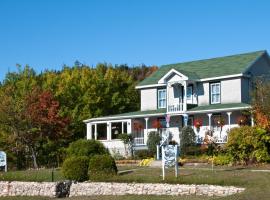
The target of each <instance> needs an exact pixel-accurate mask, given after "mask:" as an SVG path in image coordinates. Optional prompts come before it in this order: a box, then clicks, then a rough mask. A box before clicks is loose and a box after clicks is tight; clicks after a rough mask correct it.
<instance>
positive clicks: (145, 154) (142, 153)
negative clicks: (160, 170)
mask: <svg viewBox="0 0 270 200" xmlns="http://www.w3.org/2000/svg"><path fill="white" fill-rule="evenodd" d="M134 157H135V158H136V159H146V158H150V157H152V154H151V153H150V152H149V151H148V150H136V151H135V152H134Z"/></svg>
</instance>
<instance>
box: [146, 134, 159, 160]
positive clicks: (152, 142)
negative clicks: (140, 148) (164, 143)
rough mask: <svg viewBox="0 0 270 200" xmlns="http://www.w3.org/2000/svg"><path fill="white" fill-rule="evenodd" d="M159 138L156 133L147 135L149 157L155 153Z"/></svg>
mask: <svg viewBox="0 0 270 200" xmlns="http://www.w3.org/2000/svg"><path fill="white" fill-rule="evenodd" d="M160 141H161V137H160V135H159V133H158V132H156V131H151V132H150V133H149V135H148V140H147V147H148V150H149V152H150V155H152V156H154V155H156V152H157V145H158V144H159V143H160Z"/></svg>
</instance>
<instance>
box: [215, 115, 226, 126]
mask: <svg viewBox="0 0 270 200" xmlns="http://www.w3.org/2000/svg"><path fill="white" fill-rule="evenodd" d="M214 122H215V124H216V126H217V127H221V128H222V127H223V126H224V125H225V119H224V117H222V116H220V117H215V118H214Z"/></svg>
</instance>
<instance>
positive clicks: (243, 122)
mask: <svg viewBox="0 0 270 200" xmlns="http://www.w3.org/2000/svg"><path fill="white" fill-rule="evenodd" d="M247 122H248V120H247V117H246V116H244V115H241V116H239V117H238V118H237V124H238V125H239V126H245V125H247Z"/></svg>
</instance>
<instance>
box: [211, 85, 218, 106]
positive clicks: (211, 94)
mask: <svg viewBox="0 0 270 200" xmlns="http://www.w3.org/2000/svg"><path fill="white" fill-rule="evenodd" d="M213 85H219V91H218V93H213V92H212V86H213ZM213 94H219V101H218V102H213V98H212V95H213ZM210 99H211V104H219V103H220V102H221V84H220V83H219V82H217V83H211V84H210Z"/></svg>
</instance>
